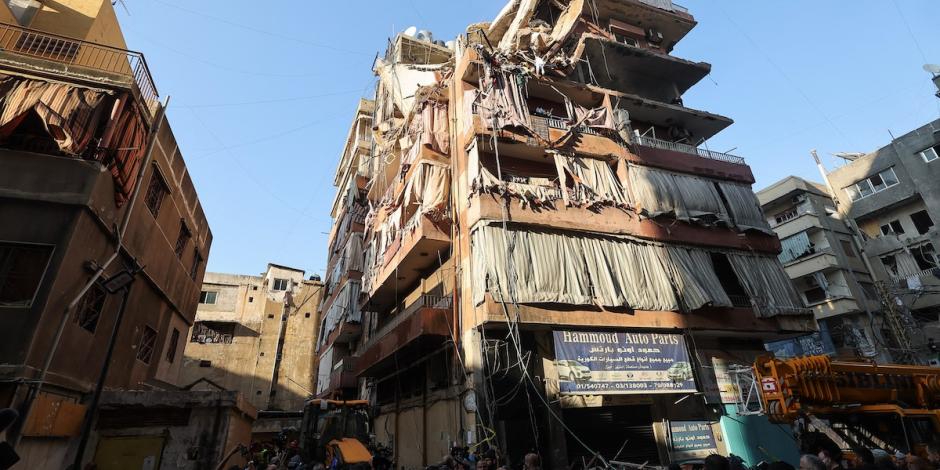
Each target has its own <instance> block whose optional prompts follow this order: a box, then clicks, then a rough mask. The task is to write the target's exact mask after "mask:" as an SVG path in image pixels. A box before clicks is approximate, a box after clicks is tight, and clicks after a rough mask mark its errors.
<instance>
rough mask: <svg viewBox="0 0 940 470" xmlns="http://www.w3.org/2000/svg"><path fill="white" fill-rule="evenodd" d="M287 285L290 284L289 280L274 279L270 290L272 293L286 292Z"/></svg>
mask: <svg viewBox="0 0 940 470" xmlns="http://www.w3.org/2000/svg"><path fill="white" fill-rule="evenodd" d="M289 283H290V280H288V279H280V278H278V279H274V285H273V286H271V290H273V291H282V290H287V288H288V284H289Z"/></svg>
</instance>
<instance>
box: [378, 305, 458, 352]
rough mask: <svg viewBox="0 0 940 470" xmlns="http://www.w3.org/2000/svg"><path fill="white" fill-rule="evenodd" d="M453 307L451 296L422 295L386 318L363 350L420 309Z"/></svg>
mask: <svg viewBox="0 0 940 470" xmlns="http://www.w3.org/2000/svg"><path fill="white" fill-rule="evenodd" d="M453 305H454V296H453V295H452V294H446V295H427V294H426V295H422V296H421V297H420V298H419V299H418V300H417V301H415V302H414V303H413V304H411V305H409V306H408V307H407V308H406V309H405V310H403V311H402V312H400V313H398V314H396V315H394V316H392V317H391V318H388V319H387V320H386V321H385V322H383V323H382V324H380V325H379V327H378V328H377V329H376V330H375V332H374V333H372V336H371V337H370V338H369V342H368V343H367V344H366V345H365V348H364V349H368V348H369V347H370V346H372V345H373V344H375V343H376V342H377V341H378V340H380V339H381V338H382V337H383V336H385V335H387V334H388V333H389V332H390V331H392V330H393V329H395V327H396V326H398V325H400V324H401V323H402V322H404V321H405V320H406V319H408V317H410V316H412V315H414V314H415V312H417V311H418V310H421V309H422V308H436V309H449V308H451V307H452V306H453Z"/></svg>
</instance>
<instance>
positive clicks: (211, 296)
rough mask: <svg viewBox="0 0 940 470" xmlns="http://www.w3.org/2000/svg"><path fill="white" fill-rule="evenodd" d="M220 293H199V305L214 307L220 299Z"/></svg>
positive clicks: (206, 291)
mask: <svg viewBox="0 0 940 470" xmlns="http://www.w3.org/2000/svg"><path fill="white" fill-rule="evenodd" d="M218 296H219V293H218V292H215V291H211V290H204V291H202V292H200V293H199V303H201V304H208V305H212V304H214V303H215V301H216V300H217V299H218Z"/></svg>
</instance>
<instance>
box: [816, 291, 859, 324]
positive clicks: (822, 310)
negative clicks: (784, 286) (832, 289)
mask: <svg viewBox="0 0 940 470" xmlns="http://www.w3.org/2000/svg"><path fill="white" fill-rule="evenodd" d="M809 307H810V308H812V309H813V315H814V316H815V317H816V319H817V320H820V319H823V318H829V317H834V316H838V315H845V314H847V313H856V312H860V311H862V310H863V308H862V307H861V306H860V305H859V304H858V302H856V301H855V299H854V298H852V297H848V296H832V297H830V298H828V299H826V300H823V301H822V302H815V303H811V304H809Z"/></svg>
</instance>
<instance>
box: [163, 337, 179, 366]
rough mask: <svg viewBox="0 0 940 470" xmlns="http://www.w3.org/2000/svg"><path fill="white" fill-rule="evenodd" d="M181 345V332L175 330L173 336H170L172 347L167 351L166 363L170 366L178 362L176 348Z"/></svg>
mask: <svg viewBox="0 0 940 470" xmlns="http://www.w3.org/2000/svg"><path fill="white" fill-rule="evenodd" d="M179 344H180V330H177V329H176V328H173V334H172V335H170V345H169V347H167V350H166V361H167V362H169V363H170V364H172V363H173V361H175V360H176V348H177V347H178V346H179Z"/></svg>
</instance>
